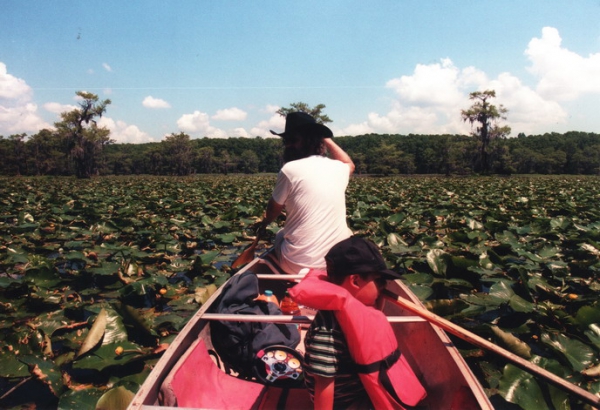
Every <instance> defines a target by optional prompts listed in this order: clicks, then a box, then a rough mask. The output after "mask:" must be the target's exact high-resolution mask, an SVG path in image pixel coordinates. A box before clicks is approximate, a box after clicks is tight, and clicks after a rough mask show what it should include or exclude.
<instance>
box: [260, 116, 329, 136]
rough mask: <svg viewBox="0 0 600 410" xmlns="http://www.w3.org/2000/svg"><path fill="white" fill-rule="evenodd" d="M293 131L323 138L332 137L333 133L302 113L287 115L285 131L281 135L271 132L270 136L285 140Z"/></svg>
mask: <svg viewBox="0 0 600 410" xmlns="http://www.w3.org/2000/svg"><path fill="white" fill-rule="evenodd" d="M295 131H301V132H302V131H308V132H313V133H316V134H319V136H321V137H323V138H332V137H333V132H331V130H330V129H329V128H327V127H326V126H325V125H323V124H319V123H318V122H317V121H316V120H315V119H314V118H313V117H312V116H310V115H309V114H307V113H305V112H302V111H298V112H291V113H289V114H288V115H287V116H286V117H285V130H284V131H283V132H281V133H278V132H275V131H273V130H271V134H273V135H279V136H280V137H281V138H285V137H287V136H289V135H290V134H291V133H293V132H295Z"/></svg>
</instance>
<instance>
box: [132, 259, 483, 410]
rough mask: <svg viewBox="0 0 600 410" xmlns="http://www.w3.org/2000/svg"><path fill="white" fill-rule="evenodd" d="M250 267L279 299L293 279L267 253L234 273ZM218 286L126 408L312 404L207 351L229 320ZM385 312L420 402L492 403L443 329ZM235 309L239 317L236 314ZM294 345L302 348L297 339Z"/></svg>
mask: <svg viewBox="0 0 600 410" xmlns="http://www.w3.org/2000/svg"><path fill="white" fill-rule="evenodd" d="M248 270H249V271H251V272H254V273H256V274H257V275H258V277H259V283H260V286H261V289H267V288H268V289H272V290H273V291H274V292H275V294H276V296H278V298H279V300H281V298H282V297H283V294H284V292H285V290H286V289H287V288H288V287H289V286H292V285H293V284H294V283H295V282H293V280H294V277H293V276H290V275H282V274H280V272H279V271H278V269H277V267H276V266H274V265H273V263H272V262H271V261H270V260H268V259H265V258H264V257H261V258H256V259H254V260H253V261H252V262H250V263H249V264H248V265H246V266H245V267H244V268H243V269H242V270H240V271H239V272H238V273H237V274H241V273H242V272H244V271H248ZM222 288H223V287H221V288H220V289H219V290H217V292H215V294H214V295H212V296H211V298H210V299H209V300H208V301H207V302H206V303H205V304H204V305H203V306H202V308H201V309H200V310H198V312H196V314H195V315H194V316H193V317H192V318H191V319H190V321H189V322H188V324H187V325H186V326H185V328H184V329H183V330H182V331H181V333H180V334H179V335H178V336H177V338H176V339H175V340H174V341H173V343H172V344H171V345H170V346H169V348H168V350H167V351H166V352H165V353H164V355H163V356H162V358H161V359H160V360H159V362H158V363H157V365H156V367H155V368H154V369H153V370H152V372H151V374H150V375H149V376H148V378H147V379H146V381H145V382H144V384H143V385H142V386H141V387H140V389H139V391H138V392H137V394H136V395H135V397H134V399H133V401H132V402H131V404H130V405H129V409H130V410H142V409H143V410H159V409H163V410H164V409H166V408H173V407H183V408H188V409H281V408H284V409H311V408H312V403H311V402H310V398H309V395H308V392H307V391H306V390H305V389H304V388H302V387H294V388H282V387H275V386H272V385H266V384H263V383H259V382H254V381H248V380H242V379H239V378H237V377H234V376H231V375H229V374H226V373H225V372H224V371H223V370H222V369H221V368H220V367H218V366H217V365H216V364H215V361H214V360H213V359H212V358H211V356H210V355H209V352H211V353H212V352H213V347H212V343H211V338H210V326H209V323H210V321H211V320H215V319H219V320H224V319H225V320H226V319H228V318H226V317H222V316H218V315H216V314H214V313H211V308H213V309H214V307H213V303H214V302H215V301H216V299H217V298H218V296H219V294H220V290H221V289H222ZM387 290H388V291H390V292H392V293H394V294H395V295H397V296H400V297H403V298H406V299H408V300H410V301H412V302H413V303H416V304H418V305H420V306H422V305H421V303H420V301H419V300H418V298H417V297H416V296H415V295H414V294H413V293H412V292H411V291H410V290H409V289H408V288H407V287H406V286H405V285H404V284H403V283H402V282H401V281H395V282H391V283H389V284H388V288H387ZM383 311H384V313H385V314H386V316H387V317H388V320H389V321H390V323H392V327H393V329H394V333H395V335H396V338H397V339H398V345H399V348H400V351H401V352H402V355H403V356H405V358H406V360H407V362H408V363H409V364H410V366H411V367H412V369H413V371H414V372H415V374H416V375H417V377H418V378H419V380H420V381H421V383H422V384H423V386H424V387H425V389H426V391H427V397H426V399H425V400H424V401H423V402H421V403H420V406H419V408H420V409H436V410H443V409H457V410H469V409H493V406H492V405H491V403H490V402H489V400H488V398H487V396H486V394H485V391H484V389H483V387H482V386H481V384H480V383H479V382H478V380H477V379H476V377H475V376H474V375H473V373H472V372H471V370H470V369H469V367H468V366H467V364H466V363H465V361H464V359H463V358H462V356H461V355H460V353H459V352H458V350H457V349H456V348H455V346H454V345H453V344H452V342H451V340H450V339H449V337H448V335H447V334H446V333H445V332H444V331H443V330H441V329H440V328H438V327H437V326H435V325H432V324H430V323H429V322H427V321H425V320H424V319H421V318H419V317H416V316H412V315H411V313H410V312H408V311H406V310H404V309H403V308H401V307H400V306H398V305H397V304H395V303H394V302H393V301H391V300H386V302H385V304H384V308H383ZM303 313H306V312H303ZM236 316H238V317H237V318H236V319H235V320H236V321H239V315H236ZM310 319H311V318H310V315H309V314H307V315H305V316H285V315H281V316H251V317H250V318H246V319H245V320H254V321H259V320H262V321H277V322H282V323H290V322H295V323H299V324H306V323H310ZM232 320H233V319H232ZM304 327H305V326H304V325H303V326H301V329H303V328H304ZM303 331H304V330H303ZM298 350H300V351H303V345H302V343H301V344H300V345H299V346H298Z"/></svg>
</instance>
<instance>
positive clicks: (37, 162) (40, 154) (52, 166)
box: [26, 128, 68, 175]
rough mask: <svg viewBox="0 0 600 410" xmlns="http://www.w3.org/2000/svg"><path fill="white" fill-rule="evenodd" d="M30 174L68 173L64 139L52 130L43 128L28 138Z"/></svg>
mask: <svg viewBox="0 0 600 410" xmlns="http://www.w3.org/2000/svg"><path fill="white" fill-rule="evenodd" d="M26 145H27V155H28V157H29V158H30V159H31V161H30V165H31V166H30V169H29V174H30V175H61V174H67V172H68V164H67V163H66V161H65V158H64V155H63V151H64V149H63V145H64V144H63V141H62V140H61V139H60V137H59V136H58V135H57V134H56V133H55V132H54V131H52V130H49V129H46V128H45V129H43V130H41V131H39V132H38V133H37V134H34V135H32V136H31V137H30V138H29V140H27V143H26Z"/></svg>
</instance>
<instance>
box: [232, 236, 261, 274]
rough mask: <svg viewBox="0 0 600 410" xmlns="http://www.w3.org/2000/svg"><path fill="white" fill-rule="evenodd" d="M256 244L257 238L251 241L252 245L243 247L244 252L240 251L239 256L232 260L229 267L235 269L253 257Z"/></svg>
mask: <svg viewBox="0 0 600 410" xmlns="http://www.w3.org/2000/svg"><path fill="white" fill-rule="evenodd" d="M257 244H258V240H255V241H254V242H252V245H250V246H249V247H247V248H246V249H244V252H242V253H241V254H240V256H238V257H237V258H236V260H234V261H233V263H232V264H231V267H232V268H233V269H235V268H238V267H240V266H242V265H245V264H247V263H248V262H250V261H252V259H254V250H255V249H256V245H257Z"/></svg>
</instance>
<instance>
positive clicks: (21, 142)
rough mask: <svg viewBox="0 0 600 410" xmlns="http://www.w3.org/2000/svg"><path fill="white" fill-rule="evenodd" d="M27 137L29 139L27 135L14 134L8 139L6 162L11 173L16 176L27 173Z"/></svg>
mask: <svg viewBox="0 0 600 410" xmlns="http://www.w3.org/2000/svg"><path fill="white" fill-rule="evenodd" d="M25 137H27V134H13V135H11V136H9V137H8V146H9V149H8V152H7V154H8V155H7V156H6V157H5V158H4V160H5V161H6V162H7V164H8V165H9V166H8V169H9V172H11V173H12V174H14V175H23V174H26V173H27V172H26V170H27V157H26V155H25Z"/></svg>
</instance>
